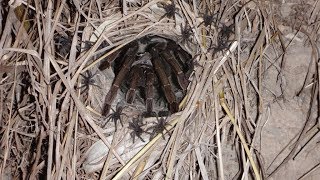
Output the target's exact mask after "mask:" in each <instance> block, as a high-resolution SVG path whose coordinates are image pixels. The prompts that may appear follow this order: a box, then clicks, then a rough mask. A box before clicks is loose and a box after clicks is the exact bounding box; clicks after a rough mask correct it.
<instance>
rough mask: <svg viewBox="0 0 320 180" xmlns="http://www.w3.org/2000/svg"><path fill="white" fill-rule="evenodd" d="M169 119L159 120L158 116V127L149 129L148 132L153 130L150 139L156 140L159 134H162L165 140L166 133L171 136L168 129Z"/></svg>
mask: <svg viewBox="0 0 320 180" xmlns="http://www.w3.org/2000/svg"><path fill="white" fill-rule="evenodd" d="M168 117H169V116H167V117H166V118H163V117H160V118H158V116H156V118H157V123H156V125H154V126H152V127H150V128H148V129H147V131H148V130H150V129H152V133H150V139H152V138H154V137H155V136H156V135H157V134H159V133H161V134H162V138H163V139H165V138H164V131H166V132H168V133H169V134H170V132H169V130H168V129H167V128H166V125H167V119H168Z"/></svg>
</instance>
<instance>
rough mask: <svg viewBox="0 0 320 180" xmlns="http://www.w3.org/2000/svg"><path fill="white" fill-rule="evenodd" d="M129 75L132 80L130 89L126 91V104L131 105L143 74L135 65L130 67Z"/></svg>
mask: <svg viewBox="0 0 320 180" xmlns="http://www.w3.org/2000/svg"><path fill="white" fill-rule="evenodd" d="M130 74H131V77H132V78H131V83H130V89H129V90H128V91H127V94H126V101H127V103H129V104H132V103H133V101H134V99H135V97H136V90H137V86H138V83H139V81H140V79H141V77H142V76H143V72H142V69H141V67H140V66H139V65H135V66H133V67H132V69H131V71H130Z"/></svg>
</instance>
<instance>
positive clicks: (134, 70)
mask: <svg viewBox="0 0 320 180" xmlns="http://www.w3.org/2000/svg"><path fill="white" fill-rule="evenodd" d="M108 67H111V68H112V69H113V71H114V73H115V78H114V80H113V83H112V87H111V88H110V90H109V92H108V94H107V96H106V99H105V102H104V103H105V105H104V109H103V112H102V114H103V115H104V116H107V115H108V114H109V113H110V109H111V105H112V104H113V102H114V101H115V97H116V95H117V93H119V91H121V92H123V94H124V97H123V99H124V101H126V102H127V103H129V104H132V105H137V104H140V105H141V104H143V105H144V109H143V110H142V111H143V112H144V113H143V115H144V116H156V115H157V114H158V113H159V112H168V113H169V114H173V113H176V112H178V111H179V104H180V102H181V101H182V99H183V98H184V96H185V95H186V92H187V87H188V85H189V82H190V81H189V77H190V74H191V72H192V71H193V63H192V57H191V55H190V54H189V53H188V52H186V51H185V50H184V49H183V48H182V47H181V46H180V45H178V44H177V43H176V42H175V41H173V40H170V39H167V38H163V37H160V36H155V35H152V36H150V35H149V36H145V37H142V38H140V39H138V40H135V41H133V42H131V43H129V44H128V45H126V46H124V47H123V48H121V49H119V50H118V51H116V52H114V53H113V54H111V55H110V56H109V57H108V58H107V59H106V60H104V61H103V62H102V63H101V64H100V66H99V69H100V70H104V69H106V68H108Z"/></svg>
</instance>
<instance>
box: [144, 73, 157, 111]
mask: <svg viewBox="0 0 320 180" xmlns="http://www.w3.org/2000/svg"><path fill="white" fill-rule="evenodd" d="M145 74H146V108H147V113H148V114H151V113H152V112H153V98H154V89H153V84H154V81H155V74H154V71H153V70H152V69H150V68H146V70H145Z"/></svg>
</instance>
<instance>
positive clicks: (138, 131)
mask: <svg viewBox="0 0 320 180" xmlns="http://www.w3.org/2000/svg"><path fill="white" fill-rule="evenodd" d="M143 125H144V124H143V123H142V117H141V116H139V117H138V118H133V119H132V122H129V129H131V130H132V132H131V133H130V136H131V138H132V140H133V143H134V141H135V137H136V136H137V137H138V138H139V139H140V140H141V141H142V142H145V141H144V140H143V139H142V137H141V135H142V133H144V132H146V131H144V130H143V129H142V128H141V126H143Z"/></svg>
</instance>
